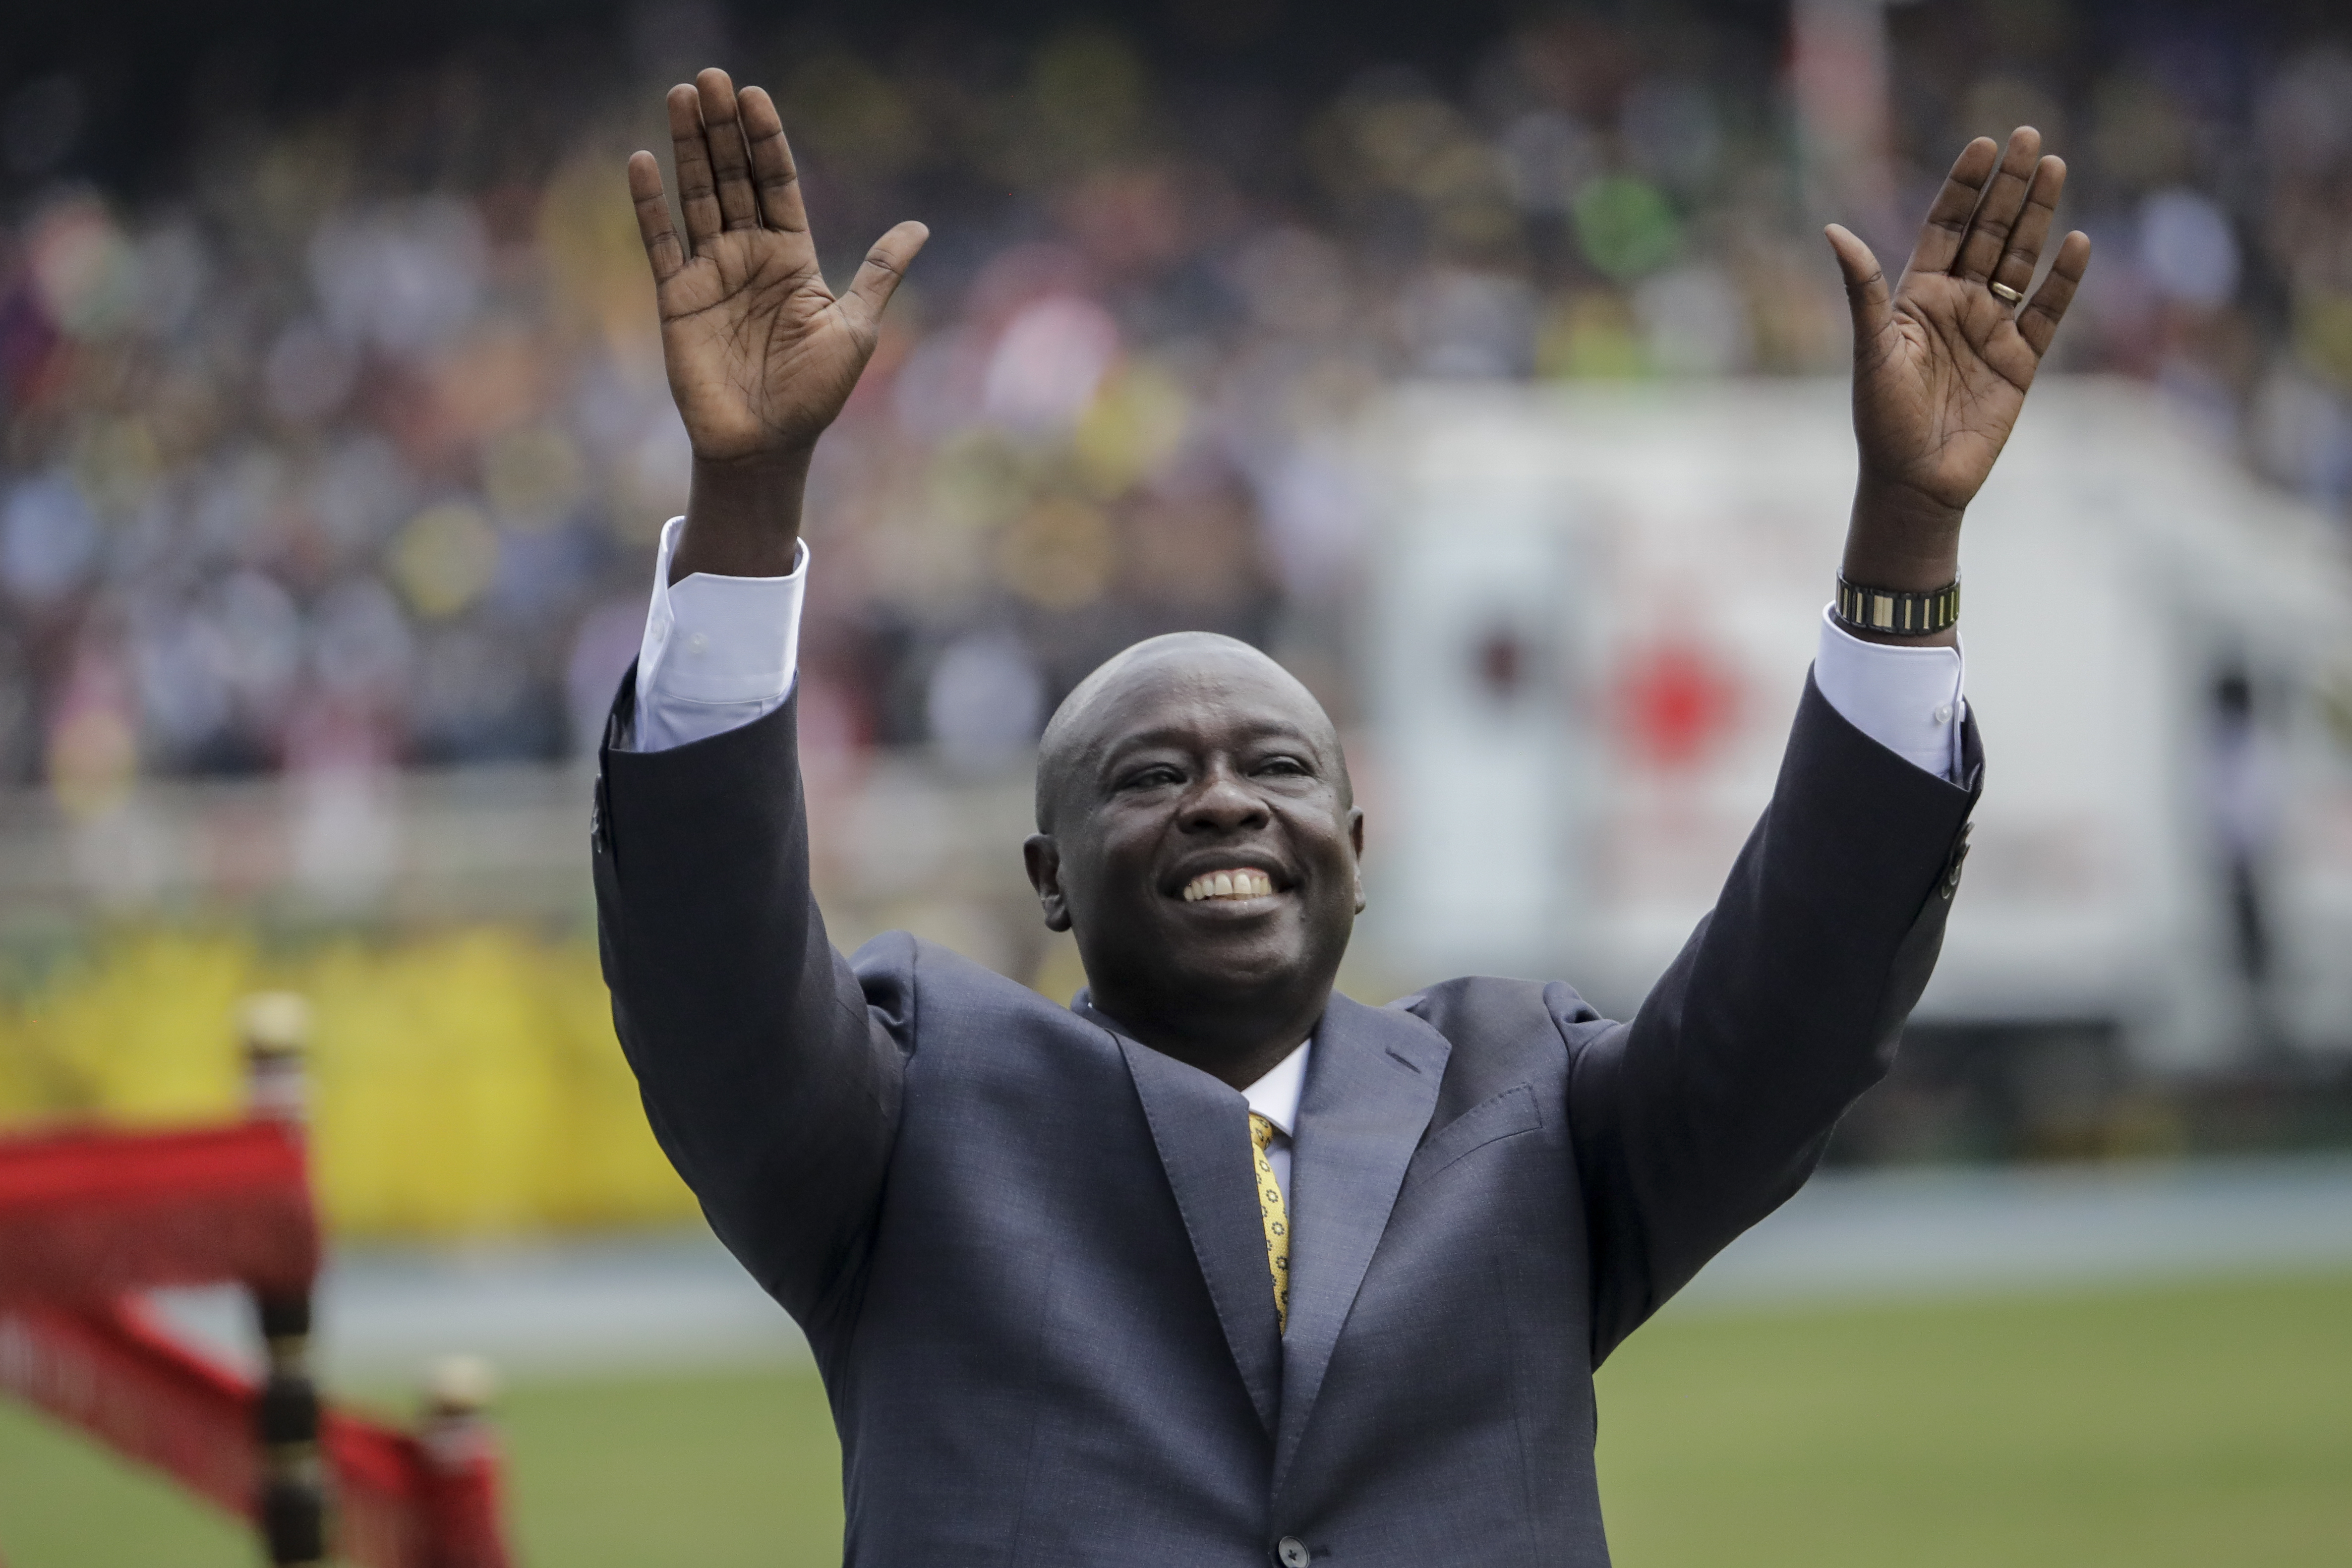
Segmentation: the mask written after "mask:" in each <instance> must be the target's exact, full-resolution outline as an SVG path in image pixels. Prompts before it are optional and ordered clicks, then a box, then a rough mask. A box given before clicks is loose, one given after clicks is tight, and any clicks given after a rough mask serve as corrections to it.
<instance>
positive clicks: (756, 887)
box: [593, 673, 1979, 1568]
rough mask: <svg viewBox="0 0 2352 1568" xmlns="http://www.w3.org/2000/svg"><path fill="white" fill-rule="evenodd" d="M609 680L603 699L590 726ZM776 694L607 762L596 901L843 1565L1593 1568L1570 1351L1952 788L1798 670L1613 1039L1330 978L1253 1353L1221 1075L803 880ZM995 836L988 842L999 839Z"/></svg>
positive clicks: (1855, 988)
mask: <svg viewBox="0 0 2352 1568" xmlns="http://www.w3.org/2000/svg"><path fill="white" fill-rule="evenodd" d="M634 689H635V680H634V673H633V674H632V678H630V679H629V680H626V681H625V682H624V683H623V685H622V694H623V695H622V698H621V703H620V705H619V706H618V708H617V709H616V714H615V718H616V721H618V722H621V723H625V722H626V720H627V717H628V714H627V704H628V703H629V701H630V694H631V693H632V692H633V691H634ZM793 723H794V713H793V704H789V703H788V704H787V705H786V706H784V707H783V708H782V709H779V710H778V711H777V712H776V713H774V714H772V715H771V716H768V717H766V718H764V719H761V720H759V721H758V722H756V723H753V724H751V725H748V726H746V727H742V728H740V729H738V730H735V731H732V732H730V733H728V734H725V735H720V736H716V737H711V738H709V739H707V740H702V741H698V742H696V743H694V744H692V745H688V746H684V747H678V748H677V749H676V750H672V751H665V752H658V753H652V754H638V753H633V752H628V751H622V750H615V749H611V748H608V749H607V750H606V751H605V753H604V759H603V764H604V765H603V771H602V775H601V777H600V779H599V780H598V784H597V810H596V820H595V827H594V832H593V837H594V841H595V857H594V858H595V870H596V892H597V903H598V910H599V916H600V922H601V935H602V940H603V947H604V974H605V977H606V980H607V981H608V983H609V984H610V985H611V987H612V992H613V1011H614V1021H615V1023H616V1025H617V1027H618V1030H619V1032H620V1038H621V1041H622V1044H623V1046H624V1048H625V1050H626V1051H627V1052H628V1057H629V1061H630V1062H631V1063H632V1065H633V1066H634V1067H635V1070H636V1072H637V1076H638V1079H639V1081H640V1082H641V1083H642V1085H643V1088H644V1092H645V1101H646V1112H647V1114H648V1115H649V1116H650V1117H651V1119H652V1122H653V1126H654V1130H655V1132H656V1134H658V1136H659V1137H660V1139H661V1142H662V1145H663V1146H664V1148H666V1149H667V1151H668V1153H669V1155H670V1157H671V1158H672V1159H673V1160H674V1161H676V1162H677V1168H678V1170H679V1172H680V1173H681V1174H682V1175H683V1176H685V1178H686V1180H687V1181H688V1183H689V1184H690V1185H691V1186H693V1188H694V1190H695V1192H696V1193H697V1195H698V1196H699V1197H700V1198H701V1200H702V1205H703V1207H704V1210H705V1212H706V1213H707V1214H708V1215H709V1218H710V1223H711V1225H712V1227H713V1228H715V1229H716V1230H717V1231H718V1233H719V1236H720V1237H721V1238H722V1239H724V1240H725V1241H726V1243H727V1245H728V1246H729V1247H730V1248H731V1249H733V1251H734V1253H735V1255H736V1256H737V1257H738V1258H740V1260H742V1262H743V1265H744V1267H746V1268H747V1269H749V1270H751V1273H752V1274H753V1275H754V1276H755V1277H756V1278H757V1279H758V1280H759V1281H760V1282H761V1285H763V1286H765V1287H766V1288H767V1290H768V1291H770V1293H772V1295H774V1297H775V1298H776V1299H777V1301H780V1302H782V1304H783V1306H784V1307H785V1309H786V1310H787V1311H789V1312H791V1313H792V1315H793V1318H794V1319H796V1320H797V1321H798V1322H800V1324H801V1326H802V1328H803V1329H804V1330H805V1331H806V1333H807V1334H808V1338H809V1343H811V1344H812V1345H813V1346H814V1349H815V1353H816V1356H817V1363H818V1366H819V1368H820V1369H821V1371H822V1372H823V1375H824V1383H825V1387H826V1390H827V1393H828V1395H829V1396H830V1398H831V1401H832V1405H833V1412H834V1418H835V1422H836V1423H837V1424H838V1426H839V1428H840V1433H841V1443H842V1468H843V1486H844V1490H845V1494H846V1500H847V1508H848V1536H847V1556H848V1560H849V1561H850V1562H851V1563H866V1564H889V1565H892V1568H898V1565H916V1564H921V1565H931V1564H938V1565H941V1568H947V1565H953V1568H969V1565H973V1564H983V1563H1005V1564H1009V1563H1052V1564H1056V1565H1063V1564H1072V1563H1117V1564H1120V1565H1122V1568H1129V1565H1133V1564H1139V1563H1151V1564H1159V1563H1168V1564H1233V1565H1234V1568H1241V1565H1243V1564H1251V1565H1256V1564H1264V1563H1269V1562H1272V1561H1275V1557H1274V1551H1275V1548H1276V1543H1277V1542H1280V1541H1281V1540H1282V1539H1283V1538H1285V1537H1294V1538H1296V1539H1297V1541H1299V1542H1304V1543H1305V1544H1306V1546H1307V1548H1308V1549H1309V1550H1310V1551H1311V1552H1313V1553H1314V1555H1315V1558H1316V1559H1317V1560H1318V1562H1322V1563H1328V1564H1331V1565H1332V1568H1342V1565H1352V1564H1357V1563H1364V1564H1391V1565H1394V1568H1432V1565H1433V1564H1442V1563H1479V1564H1482V1565H1484V1564H1498V1563H1527V1564H1534V1563H1584V1564H1601V1563H1606V1562H1607V1561H1608V1548H1607V1546H1606V1544H1605V1542H1604V1541H1603V1537H1602V1533H1601V1506H1600V1498H1599V1495H1598V1492H1597V1490H1596V1488H1595V1483H1594V1479H1593V1464H1592V1451H1593V1433H1594V1424H1593V1403H1592V1370H1593V1368H1594V1367H1595V1366H1597V1365H1598V1364H1600V1362H1601V1358H1602V1357H1603V1356H1605V1355H1607V1354H1608V1353H1609V1351H1610V1350H1611V1349H1612V1347H1613V1346H1614V1345H1616V1343H1618V1342H1619V1341H1620V1340H1622V1339H1623V1338H1624V1336H1625V1335H1626V1334H1627V1333H1630V1332H1632V1330H1633V1328H1634V1327H1635V1326H1636V1325H1637V1324H1639V1323H1640V1322H1642V1321H1643V1319H1644V1318H1646V1317H1648V1316H1649V1315H1650V1314H1651V1313H1652V1312H1655V1311H1656V1310H1657V1308H1658V1306H1659V1304H1660V1303H1662V1302H1663V1301H1665V1299H1666V1298H1667V1297H1668V1296H1670V1295H1672V1294H1673V1293H1674V1291H1675V1290H1677V1289H1678V1288H1680V1287H1681V1286H1682V1285H1683V1284H1684V1283H1685V1281H1688V1280H1689V1279H1690V1277H1691V1276H1692V1275H1693V1274H1694V1273H1696V1271H1697V1270H1698V1268H1699V1266H1700V1265H1701V1264H1702V1263H1704V1262H1706V1260H1707V1259H1708V1258H1709V1257H1711V1256H1713V1255H1714V1254H1715V1252H1716V1251H1717V1250H1718V1249H1720V1248H1722V1247H1723V1246H1724V1244H1725V1243H1727V1242H1728V1241H1729V1240H1730V1239H1732V1238H1733V1237H1735V1236H1737V1235H1738V1233H1739V1232H1740V1231H1741V1230H1743V1229H1745V1228H1747V1227H1748V1226H1749V1225H1752V1224H1754V1223H1755V1222H1756V1221H1757V1220H1758V1219H1759V1218H1762V1217H1763V1216H1764V1215H1766V1214H1767V1213H1769V1212H1770V1211H1771V1210H1772V1209H1773V1208H1774V1207H1776V1206H1778V1205H1779V1204H1780V1202H1781V1201H1782V1200H1783V1199H1785V1198H1786V1197H1788V1196H1789V1195H1790V1193H1792V1192H1794V1191H1795V1190H1796V1188H1797V1187H1798V1186H1799V1185H1800V1184H1801V1183H1802V1182H1803V1181H1804V1179H1805V1177H1806V1176H1807V1175H1808V1174H1809V1173H1810V1172H1811V1169H1812V1166H1813V1163H1814V1161H1815V1159H1816V1158H1817V1157H1818V1155H1819V1154H1820V1152H1821V1148H1822V1143H1823V1141H1824V1139H1825V1138H1826V1137H1827V1135H1828V1133H1829V1130H1830V1128H1831V1125H1832V1124H1833V1123H1834V1122H1835V1121H1836V1120H1837V1118H1838V1116H1839V1114H1840V1113H1841V1112H1843V1110H1844V1108H1845V1107H1846V1105H1847V1104H1848V1103H1851V1102H1852V1101H1853V1098H1854V1096H1855V1095H1857V1094H1859V1093H1860V1092H1862V1091H1863V1090H1864V1088H1866V1087H1868V1086H1869V1085H1870V1084H1871V1083H1872V1082H1874V1081H1875V1080H1876V1079H1877V1078H1878V1076H1879V1075H1880V1074H1881V1073H1882V1072H1883V1071H1885V1068H1886V1065H1887V1062H1888V1059H1889V1056H1890V1053H1891V1052H1892V1051H1893V1049H1894V1044H1895V1036H1896V1034H1897V1032H1898V1030H1900V1029H1901V1027H1902V1024H1903V1021H1904V1019H1905V1017H1906V1014H1907V1013H1908V1012H1909V1010H1910V1009H1911V1006H1912V1004H1913V1002H1914V1001H1915V1000H1916V998H1917V997H1918V995H1919V991H1920V988H1921V987H1922V986H1924V985H1925V984H1926V982H1927V975H1928V971H1929V969H1930V968H1931V967H1932V966H1933V964H1934V961H1935V955H1936V951H1937V946H1938V944H1939V943H1940V941H1941V938H1942V933H1943V925H1944V916H1945V913H1946V910H1947V909H1948V905H1949V900H1950V898H1951V895H1952V890H1953V887H1954V884H1955V883H1956V881H1957V875H1958V862H1959V856H1960V853H1961V852H1962V849H1963V846H1964V844H1965V830H1964V824H1965V822H1966V820H1967V817H1968V814H1969V809H1970V807H1971V806H1972V804H1973V803H1974V800H1975V796H1976V788H1975V782H1976V779H1977V777H1978V773H1979V769H1978V767H1977V757H1978V751H1977V746H1976V738H1975V734H1974V731H1973V729H1971V730H1970V731H1969V736H1968V737H1967V753H1966V755H1967V758H1968V763H1967V768H1968V771H1967V775H1966V776H1967V777H1968V778H1969V780H1970V785H1969V788H1968V789H1957V788H1954V787H1953V786H1951V785H1949V784H1947V783H1945V782H1943V781H1942V780H1940V779H1934V778H1931V777H1930V776H1928V775H1927V774H1926V773H1924V772H1922V771H1920V770H1919V769H1918V768H1915V767H1913V766H1912V765H1911V764H1910V763H1908V762H1906V761H1904V760H1902V759H1901V758H1898V757H1896V756H1895V754H1894V753H1892V752H1890V751H1888V750H1886V749H1885V748H1884V747H1880V746H1879V745H1877V744H1876V743H1875V742H1874V741H1872V740H1870V739H1869V738H1868V737H1865V736H1864V735H1862V734H1861V733H1860V732H1859V731H1857V730H1855V729H1854V728H1853V727H1852V726H1851V725H1849V724H1848V723H1847V722H1846V721H1845V720H1844V719H1843V718H1842V717H1841V716H1839V715H1838V714H1837V712H1836V711H1835V710H1834V709H1832V707H1831V706H1829V705H1828V703H1827V702H1826V701H1825V700H1823V699H1822V696H1821V695H1820V693H1819V692H1818V691H1817V690H1815V689H1814V688H1813V687H1812V685H1811V683H1810V682H1808V683H1807V687H1806V692H1805V695H1804V699H1803V703H1802V705H1801V709H1800V711H1799V713H1798V716H1797V721H1796V726H1795V730H1794V733H1793V735H1792V737H1791V738H1790V744H1789V749H1788V754H1787V757H1786V759H1785V761H1784V762H1783V764H1782V768H1781V773H1780V781H1779V785H1778V787H1777V789H1776V790H1775V792H1774V795H1773V799H1772V803H1771V805H1770V807H1769V810H1767V811H1766V813H1765V815H1764V818H1763V820H1762V821H1760V822H1759V824H1758V825H1757V828H1756V831H1755V832H1754V834H1753V836H1752V837H1750V839H1749V840H1748V844H1747V846H1746V847H1745V849H1743V850H1742V852H1740V855H1739V858H1738V863H1737V864H1736V865H1735V866H1734V868H1733V870H1732V873H1731V875H1730V878H1729V881H1728V882H1727V883H1726V885H1725V887H1724V891H1723V894H1722V897H1721V898H1720V899H1719V900H1718V902H1717V905H1716V908H1715V910H1714V913H1713V914H1712V915H1710V916H1709V917H1708V918H1707V919H1706V921H1705V922H1703V923H1702V924H1701V925H1700V926H1699V928H1698V930H1697V931H1696V933H1695V934H1694V935H1693V936H1692V937H1691V939H1690V942H1689V944H1688V946H1685V948H1684V949H1683V951H1682V954H1681V956H1679V957H1677V958H1676V959H1675V963H1674V966H1673V967H1672V968H1670V969H1669V970H1668V971H1667V973H1666V974H1665V976H1664V978H1662V979H1661V980H1660V981H1659V982H1658V985H1657V987H1656V988H1655V989H1654V991H1653V992H1652V993H1651V994H1650V997H1649V998H1648V999H1647V1000H1646V1001H1645V1002H1644V1003H1643V1006H1642V1009H1641V1010H1640V1012H1639V1013H1638V1014H1637V1015H1636V1016H1635V1018H1634V1019H1633V1022H1632V1023H1630V1024H1622V1023H1612V1022H1610V1021H1608V1020H1606V1019H1601V1018H1600V1017H1598V1016H1597V1015H1596V1014H1595V1013H1594V1012H1593V1010H1592V1009H1591V1008H1589V1007H1587V1006H1586V1005H1585V1004H1584V1002H1583V1001H1582V1000H1581V999H1580V998H1579V997H1578V996H1577V994H1576V993H1575V992H1574V991H1572V990H1570V988H1568V987H1566V986H1564V985H1560V984H1558V983H1554V984H1550V985H1545V984H1541V983H1538V982H1536V981H1532V980H1503V979H1461V980H1451V981H1448V982H1446V983H1445V984H1444V985H1440V986H1433V987H1432V988H1429V989H1428V990H1425V991H1423V992H1421V993H1420V994H1418V995H1415V996H1412V997H1407V998H1404V999H1402V1001H1398V1002H1395V1003H1393V1004H1391V1006H1389V1007H1386V1008H1370V1007H1365V1006H1362V1005H1361V1004H1360V1003H1357V1002H1353V1001H1350V1000H1349V999H1348V998H1345V997H1340V996H1335V997H1333V998H1332V999H1331V1004H1330V1008H1329V1010H1328V1011H1327V1012H1326V1013H1325V1014H1324V1016H1323V1021H1322V1024H1321V1026H1320V1028H1319V1029H1318V1030H1317V1033H1316V1037H1315V1050H1314V1051H1313V1053H1312V1055H1311V1056H1310V1058H1309V1066H1308V1071H1307V1083H1306V1088H1305V1092H1304V1096H1303V1099H1302V1101H1301V1103H1300V1107H1299V1122H1298V1130H1297V1138H1296V1141H1295V1143H1294V1145H1293V1154H1292V1162H1293V1163H1292V1166H1291V1211H1292V1215H1293V1219H1294V1229H1295V1237H1296V1239H1295V1241H1294V1249H1293V1252H1292V1268H1291V1279H1292V1295H1291V1306H1290V1323H1289V1332H1288V1333H1287V1334H1285V1333H1281V1332H1279V1331H1278V1329H1277V1327H1276V1321H1275V1312H1274V1301H1273V1295H1272V1290H1271V1287H1270V1285H1269V1282H1268V1281H1267V1277H1266V1267H1265V1239H1264V1235H1263V1232H1262V1229H1261V1226H1260V1219H1259V1214H1258V1207H1257V1200H1256V1197H1255V1187H1254V1184H1253V1178H1252V1174H1251V1161H1250V1153H1249V1148H1250V1145H1249V1129H1248V1122H1247V1112H1246V1109H1245V1104H1244V1100H1243V1098H1242V1096H1241V1095H1240V1094H1239V1093H1238V1092H1235V1091H1234V1090H1233V1089H1231V1088H1229V1087H1227V1086H1226V1085H1225V1084H1223V1082H1219V1081H1217V1080H1216V1079H1214V1078H1212V1077H1210V1076H1209V1075H1207V1074H1206V1073H1203V1072H1201V1071H1196V1070H1195V1069H1193V1068H1191V1067H1187V1066H1185V1065H1183V1064H1182V1063H1181V1062H1178V1061H1174V1060H1173V1059H1171V1058H1169V1057H1166V1056H1162V1055H1160V1053H1158V1052H1157V1051H1152V1050H1150V1048H1148V1047H1146V1046H1143V1045H1140V1044H1138V1043H1137V1042H1136V1041H1135V1040H1130V1039H1129V1038H1127V1037H1126V1036H1124V1035H1122V1034H1121V1033H1120V1032H1119V1031H1118V1029H1117V1028H1116V1027H1115V1026H1114V1025H1112V1024H1111V1023H1110V1022H1109V1021H1108V1019H1104V1018H1103V1017H1101V1016H1100V1015H1099V1014H1097V1013H1095V1012H1093V1011H1092V1010H1091V1009H1088V1008H1087V1007H1086V1006H1085V1004H1084V1002H1083V1000H1081V1002H1080V1003H1079V1004H1078V1005H1077V1006H1076V1008H1074V1009H1073V1008H1064V1007H1060V1006H1057V1005H1055V1003H1053V1002H1051V1001H1048V1000H1046V999H1045V998H1042V997H1040V996H1038V995H1036V994H1035V993H1034V992H1032V991H1029V990H1027V989H1025V988H1023V987H1021V986H1018V985H1015V984H1013V982H1012V981H1010V980H1007V979H1004V978H1002V977H999V976H997V975H994V974H992V973H990V972H989V971H987V970H985V969H982V968H981V967H978V966H976V965H974V964H971V963H969V962H967V961H966V960H964V959H962V958H960V957H958V956H956V955H954V954H953V953H950V952H948V951H946V950H944V949H942V948H940V947H936V946H931V945H929V944H928V943H925V942H920V941H918V940H916V939H915V938H913V937H911V936H907V935H905V934H904V933H895V932H894V933H892V934H889V935H887V936H879V937H877V938H876V939H875V940H874V941H872V942H870V943H868V944H866V946H864V947H862V948H860V949H859V950H858V951H857V953H856V955H855V956H853V957H850V958H847V959H845V958H843V957H842V956H841V955H840V954H838V953H837V952H835V951H834V949H833V948H832V947H831V946H829V945H828V944H827V942H826V940H825V934H824V923H823V921H822V920H821V918H820V917H819V915H818V913H817V910H816V908H815V906H814V903H813V902H812V900H811V898H810V894H809V884H808V841H807V829H806V825H805V821H804V818H803V810H802V800H801V794H800V778H799V771H798V762H797V756H796V752H795V748H794V737H793ZM1007 852H1011V850H1010V846H1008V847H1007Z"/></svg>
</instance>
